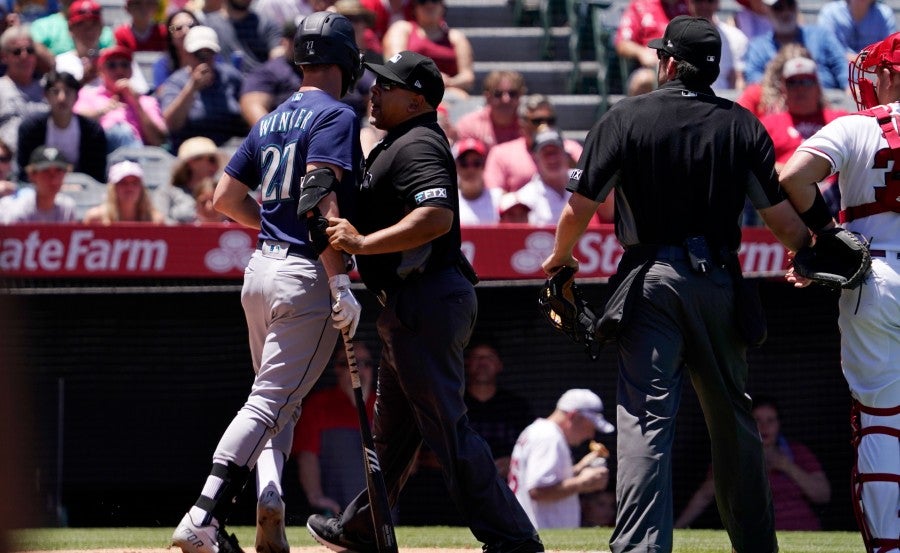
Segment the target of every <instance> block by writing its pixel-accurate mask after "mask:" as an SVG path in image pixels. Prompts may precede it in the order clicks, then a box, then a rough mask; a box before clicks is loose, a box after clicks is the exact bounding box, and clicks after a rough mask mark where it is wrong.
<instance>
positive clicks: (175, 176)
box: [154, 136, 224, 223]
mask: <svg viewBox="0 0 900 553" xmlns="http://www.w3.org/2000/svg"><path fill="white" fill-rule="evenodd" d="M223 162H224V159H223V156H222V154H221V152H220V151H219V149H218V148H217V147H216V144H215V142H213V141H212V140H210V139H208V138H206V137H205V136H195V137H193V138H188V139H187V140H185V141H184V142H182V144H181V146H180V147H179V148H178V161H177V162H176V163H175V165H174V167H173V168H172V179H171V180H170V181H169V184H168V185H166V186H161V187H159V188H158V189H157V190H156V192H155V197H154V200H155V202H156V206H157V207H158V208H159V210H160V211H161V212H162V214H163V215H165V217H166V220H168V221H171V222H175V223H191V222H193V221H194V220H196V217H197V202H196V200H195V198H196V195H197V190H198V189H199V188H200V186H201V185H202V184H203V183H204V182H205V181H206V180H209V179H212V180H215V177H216V176H217V175H218V173H219V170H220V169H221V168H222V167H223V166H224V163H223Z"/></svg>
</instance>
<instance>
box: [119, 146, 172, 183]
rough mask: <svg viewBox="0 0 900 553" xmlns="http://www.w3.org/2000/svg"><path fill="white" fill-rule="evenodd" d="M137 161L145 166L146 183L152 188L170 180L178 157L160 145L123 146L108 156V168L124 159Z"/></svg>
mask: <svg viewBox="0 0 900 553" xmlns="http://www.w3.org/2000/svg"><path fill="white" fill-rule="evenodd" d="M126 159H127V160H131V161H136V162H138V163H139V164H141V166H142V167H143V168H144V184H145V185H146V186H147V188H149V189H150V190H153V189H155V188H157V187H159V186H162V185H164V184H166V183H167V182H169V178H170V176H171V174H172V167H173V165H175V161H176V158H175V156H173V155H172V154H170V153H169V152H168V151H167V150H165V149H163V148H160V147H159V146H138V147H122V148H118V149H117V150H115V151H113V152H112V153H111V154H109V156H108V158H107V168H109V167H111V166H112V165H114V164H116V163H118V162H120V161H124V160H126Z"/></svg>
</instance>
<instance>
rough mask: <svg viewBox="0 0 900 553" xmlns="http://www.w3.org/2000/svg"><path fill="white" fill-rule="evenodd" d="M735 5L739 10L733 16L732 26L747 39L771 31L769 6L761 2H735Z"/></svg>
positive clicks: (753, 0) (744, 0)
mask: <svg viewBox="0 0 900 553" xmlns="http://www.w3.org/2000/svg"><path fill="white" fill-rule="evenodd" d="M737 3H738V4H739V5H740V9H739V10H738V11H737V13H735V14H734V24H735V26H736V27H737V28H738V29H740V30H741V32H742V33H744V34H745V35H746V36H747V38H748V39H752V38H755V37H758V36H759V35H764V34H766V33H768V32H770V31H771V30H772V22H771V21H770V20H769V6H767V5H766V4H764V3H763V0H737Z"/></svg>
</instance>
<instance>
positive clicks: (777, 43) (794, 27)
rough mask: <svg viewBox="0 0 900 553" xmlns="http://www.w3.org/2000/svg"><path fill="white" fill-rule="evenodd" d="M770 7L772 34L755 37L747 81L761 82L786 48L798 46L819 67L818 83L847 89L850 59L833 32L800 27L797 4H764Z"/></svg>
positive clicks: (792, 0) (773, 0)
mask: <svg viewBox="0 0 900 553" xmlns="http://www.w3.org/2000/svg"><path fill="white" fill-rule="evenodd" d="M763 3H764V4H765V5H766V6H767V7H768V17H769V21H770V22H771V23H772V30H771V31H769V32H767V33H765V34H762V35H759V36H756V37H754V38H753V39H752V40H751V41H750V43H749V44H748V45H747V55H746V59H745V66H744V79H745V81H746V82H747V83H748V84H749V83H755V82H758V81H759V80H760V79H761V78H762V76H763V73H764V72H765V70H766V64H767V63H769V60H771V59H772V58H774V57H775V55H776V54H777V52H778V50H779V48H781V46H782V45H783V44H788V43H791V42H796V43H799V44H802V45H803V46H805V47H806V49H807V50H809V55H810V57H811V58H812V59H813V60H815V62H816V64H817V66H818V75H819V83H820V84H821V85H822V87H823V88H829V89H843V88H846V86H847V58H846V57H845V55H844V47H843V46H841V43H840V42H838V40H837V37H836V36H835V35H834V33H833V32H831V31H829V30H828V29H826V28H824V27H821V26H819V25H801V24H800V21H799V7H798V6H797V0H763Z"/></svg>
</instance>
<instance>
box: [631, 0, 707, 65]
mask: <svg viewBox="0 0 900 553" xmlns="http://www.w3.org/2000/svg"><path fill="white" fill-rule="evenodd" d="M688 13H689V10H688V4H687V0H631V1H630V3H629V4H628V8H626V9H625V12H624V13H623V14H622V18H621V19H620V20H619V27H618V30H617V31H616V38H615V40H614V43H615V48H616V53H617V54H618V55H619V57H620V58H624V59H625V60H629V61H633V62H636V63H637V65H638V67H639V68H646V69H650V70H652V71H653V73H654V74H655V73H656V67H657V64H658V62H659V59H657V57H656V50H653V49H652V48H649V47H648V46H647V43H648V42H650V41H651V40H653V39H654V38H659V37H661V36H663V34H664V33H665V30H666V25H668V24H669V21H671V20H672V18H673V17H675V16H678V15H688Z"/></svg>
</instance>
